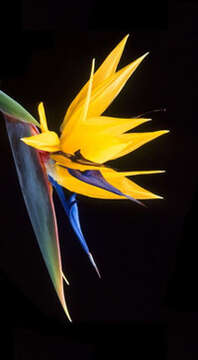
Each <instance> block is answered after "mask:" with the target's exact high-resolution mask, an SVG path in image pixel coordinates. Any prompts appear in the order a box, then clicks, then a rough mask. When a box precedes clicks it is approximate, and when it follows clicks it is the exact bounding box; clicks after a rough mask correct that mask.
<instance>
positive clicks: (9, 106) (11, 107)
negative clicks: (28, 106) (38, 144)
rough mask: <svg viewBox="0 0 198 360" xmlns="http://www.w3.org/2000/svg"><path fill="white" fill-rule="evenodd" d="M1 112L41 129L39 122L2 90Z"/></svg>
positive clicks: (0, 94)
mask: <svg viewBox="0 0 198 360" xmlns="http://www.w3.org/2000/svg"><path fill="white" fill-rule="evenodd" d="M0 110H1V111H2V112H3V113H4V114H6V115H8V116H13V117H14V118H16V119H18V120H20V121H23V122H26V123H31V124H34V125H36V126H38V127H40V124H39V122H38V121H37V120H36V119H35V118H34V117H33V116H32V115H31V114H30V113H29V112H28V111H27V110H25V109H24V108H23V106H21V105H20V104H19V103H18V102H17V101H15V100H14V99H12V98H11V97H10V96H8V95H6V94H5V93H4V92H3V91H1V90H0Z"/></svg>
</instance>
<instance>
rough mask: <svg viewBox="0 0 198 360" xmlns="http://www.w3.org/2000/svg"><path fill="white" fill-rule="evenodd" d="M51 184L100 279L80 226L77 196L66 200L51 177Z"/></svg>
mask: <svg viewBox="0 0 198 360" xmlns="http://www.w3.org/2000/svg"><path fill="white" fill-rule="evenodd" d="M48 178H49V180H50V182H51V184H52V185H53V186H54V188H55V189H56V192H57V194H58V196H59V199H60V201H61V203H62V205H63V208H64V209H65V212H66V214H67V216H68V218H69V221H70V223H71V225H72V228H73V229H74V231H75V233H76V235H77V237H78V239H79V241H80V243H81V245H82V247H83V249H84V251H85V252H86V254H87V255H88V257H89V260H90V262H91V263H92V265H93V267H94V268H95V270H96V272H97V274H98V276H99V277H101V276H100V273H99V270H98V268H97V265H96V263H95V261H94V259H93V256H92V254H91V253H90V251H89V248H88V245H87V243H86V240H85V238H84V236H83V233H82V230H81V225H80V220H79V212H78V205H77V201H76V194H72V195H71V196H70V198H69V199H68V200H67V199H66V198H65V194H64V191H63V189H62V187H61V186H60V185H59V184H58V183H57V182H56V181H55V180H54V179H53V178H52V177H51V176H48Z"/></svg>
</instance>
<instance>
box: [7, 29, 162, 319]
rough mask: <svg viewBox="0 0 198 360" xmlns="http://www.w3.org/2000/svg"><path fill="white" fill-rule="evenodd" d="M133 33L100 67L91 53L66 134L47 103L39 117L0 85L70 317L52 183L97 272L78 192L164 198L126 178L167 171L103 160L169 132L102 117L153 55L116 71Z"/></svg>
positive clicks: (137, 120) (20, 167) (29, 197)
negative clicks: (53, 125)
mask: <svg viewBox="0 0 198 360" xmlns="http://www.w3.org/2000/svg"><path fill="white" fill-rule="evenodd" d="M127 38H128V35H127V36H125V37H124V39H123V40H122V41H121V42H120V43H119V44H118V45H117V46H116V47H115V49H114V50H113V51H112V52H111V53H110V54H109V56H108V57H107V58H106V59H105V60H104V62H103V63H102V65H101V66H100V67H99V68H98V70H97V71H96V72H95V73H94V67H95V60H94V59H93V61H92V67H91V74H90V78H89V81H88V82H87V83H86V84H85V85H84V87H83V88H82V89H81V91H80V92H79V93H78V95H77V96H76V97H75V98H74V100H73V101H72V103H71V105H70V106H69V108H68V110H67V112H66V115H65V117H64V120H63V123H62V125H61V129H60V133H61V134H60V136H58V135H57V134H56V133H55V132H53V131H51V130H49V129H48V125H47V121H46V116H45V110H44V105H43V103H42V102H41V103H40V104H39V106H38V113H39V118H40V123H39V122H38V121H37V120H36V119H35V118H34V117H33V116H32V115H30V114H29V113H28V112H27V111H26V110H25V109H24V108H23V107H22V106H21V105H20V104H19V103H17V102H16V101H15V100H13V99H12V98H10V97H9V96H8V95H6V94H5V93H4V92H2V91H0V110H1V111H2V113H3V114H4V117H5V120H6V128H7V132H8V136H9V140H10V144H11V148H12V152H13V156H14V160H15V164H16V169H17V173H18V178H19V183H20V186H21V189H22V194H23V197H24V200H25V204H26V207H27V210H28V213H29V216H30V219H31V223H32V226H33V229H34V232H35V235H36V237H37V241H38V244H39V247H40V250H41V253H42V256H43V259H44V261H45V264H46V267H47V269H48V272H49V275H50V277H51V280H52V283H53V285H54V288H55V290H56V292H57V295H58V297H59V300H60V302H61V304H62V307H63V309H64V311H65V313H66V315H67V317H68V319H69V320H70V321H71V317H70V314H69V311H68V308H67V306H66V302H65V296H64V289H63V279H64V280H65V281H66V283H67V284H69V282H68V280H67V278H66V277H65V275H64V274H63V271H62V263H61V254H60V246H59V239H58V229H57V221H56V215H55V210H54V204H53V198H52V196H53V194H52V189H53V187H54V188H55V189H56V191H57V194H58V196H59V198H60V200H61V203H62V205H63V207H64V209H65V211H66V214H67V215H68V218H69V220H70V223H71V225H72V227H73V229H74V231H75V233H76V235H77V237H78V239H79V241H80V243H81V245H82V247H83V249H84V251H85V252H86V254H87V255H88V257H89V259H90V262H91V263H92V265H93V266H94V268H95V270H96V271H97V273H98V275H99V276H100V273H99V270H98V268H97V266H96V264H95V261H94V259H93V256H92V254H91V253H90V250H89V248H88V245H87V243H86V241H85V238H84V236H83V233H82V230H81V226H80V221H79V214H78V207H77V201H76V194H82V195H85V196H88V197H92V198H100V199H129V200H132V201H135V202H136V203H138V204H142V203H141V202H140V200H144V199H162V197H161V196H158V195H155V194H153V193H151V192H150V191H148V190H146V189H143V188H142V187H140V186H138V185H137V184H136V183H135V182H133V181H131V180H129V179H128V177H129V176H135V175H140V174H156V173H161V172H164V171H162V170H155V171H154V170H152V171H126V172H118V171H115V170H113V169H112V168H110V167H108V166H106V165H105V163H106V162H107V161H109V160H114V159H117V158H120V157H122V156H124V155H126V154H128V153H130V152H132V151H134V150H136V149H137V148H139V147H140V146H142V145H144V144H145V143H147V142H149V141H151V140H153V139H155V138H157V137H159V136H160V135H163V134H166V133H167V132H168V130H162V131H154V132H143V133H135V132H131V133H129V132H128V133H126V132H127V131H129V130H132V129H134V128H135V127H137V126H139V125H141V124H143V123H145V122H147V121H149V120H151V119H148V118H143V117H140V116H139V117H134V118H129V119H122V118H114V117H109V116H101V115H102V114H103V113H104V111H105V110H106V109H107V107H108V106H109V105H110V104H111V102H112V101H113V100H114V99H115V97H116V96H117V95H118V94H119V92H120V91H121V89H122V88H123V86H124V85H125V83H126V82H127V80H128V79H129V78H130V76H131V75H132V74H133V73H134V71H135V70H136V69H137V67H138V66H139V65H140V63H141V62H142V61H143V59H144V58H145V57H146V56H147V55H148V53H146V54H144V55H143V56H141V57H139V58H138V59H136V60H135V61H133V62H132V63H130V64H129V65H127V66H125V67H123V68H122V69H120V70H118V71H117V66H118V63H119V60H120V57H121V55H122V52H123V50H124V47H125V44H126V41H127ZM21 140H22V141H21ZM63 188H66V189H67V190H70V191H71V193H72V195H71V197H70V198H69V199H66V198H65V194H64V191H63Z"/></svg>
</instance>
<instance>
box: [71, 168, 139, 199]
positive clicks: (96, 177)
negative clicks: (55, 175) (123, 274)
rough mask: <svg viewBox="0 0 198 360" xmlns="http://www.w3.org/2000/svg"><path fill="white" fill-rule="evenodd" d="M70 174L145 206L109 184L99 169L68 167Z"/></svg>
mask: <svg viewBox="0 0 198 360" xmlns="http://www.w3.org/2000/svg"><path fill="white" fill-rule="evenodd" d="M67 170H68V171H69V173H70V175H72V176H74V177H75V178H77V179H79V180H81V181H83V182H86V183H87V184H90V185H94V186H97V187H99V188H101V189H104V190H107V191H110V192H112V193H114V194H116V195H120V196H124V197H126V198H127V199H129V200H132V201H134V202H136V203H137V204H139V205H142V206H144V204H143V203H142V202H140V201H139V200H137V199H134V198H133V197H131V196H129V195H126V194H123V193H122V192H121V191H120V190H118V189H116V188H115V187H114V186H113V185H111V184H109V183H108V182H107V181H106V180H105V178H104V177H103V176H102V174H101V172H100V171H99V170H86V171H83V172H82V171H80V170H75V169H70V168H67Z"/></svg>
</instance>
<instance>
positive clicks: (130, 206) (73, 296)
mask: <svg viewBox="0 0 198 360" xmlns="http://www.w3.org/2000/svg"><path fill="white" fill-rule="evenodd" d="M197 8H198V6H197V4H196V2H191V1H186V2H185V1H181V2H179V3H177V4H175V3H174V2H171V3H169V4H168V2H166V1H164V2H158V4H156V3H154V2H153V3H151V2H147V4H143V3H142V2H140V3H139V4H137V2H133V1H131V2H123V1H122V2H121V3H117V4H116V3H115V2H114V3H113V4H112V3H111V2H105V1H101V2H91V1H86V2H85V1H84V2H79V3H78V2H73V3H67V2H61V1H56V2H54V1H25V0H24V1H23V2H19V1H15V2H14V3H12V2H10V3H9V2H7V5H5V9H2V11H1V56H0V61H1V66H0V87H1V89H2V90H3V91H4V92H6V93H7V94H8V95H10V96H11V97H13V98H14V99H16V100H17V101H19V102H20V103H21V104H22V105H23V106H24V107H25V108H26V109H27V110H29V111H30V113H32V114H33V115H34V116H35V117H37V113H36V108H37V105H38V103H39V102H40V101H44V104H45V107H46V112H47V118H48V125H49V127H50V128H51V129H55V130H56V131H58V128H59V125H60V124H61V122H62V119H63V117H64V114H65V111H66V109H67V107H68V105H69V104H70V102H71V101H72V99H73V98H74V96H75V95H76V93H77V92H78V91H79V90H80V88H81V87H82V85H83V84H84V82H85V81H87V79H88V76H89V73H90V66H91V60H92V58H93V57H95V58H96V67H98V66H99V65H100V64H101V62H102V61H103V60H104V58H105V57H106V56H107V55H108V53H109V52H110V51H111V50H112V49H113V48H114V47H115V46H116V45H117V43H118V42H119V41H120V40H121V39H122V38H123V37H124V36H125V35H126V34H127V33H130V37H129V39H128V42H127V45H126V48H125V52H124V54H123V57H122V59H121V62H120V67H122V66H124V65H126V64H128V63H129V62H131V61H132V60H133V59H135V58H136V57H138V56H140V55H142V54H143V53H145V52H147V51H149V52H150V55H149V56H148V57H147V58H146V59H145V60H144V62H143V63H142V64H141V65H140V67H139V69H138V70H137V71H136V73H135V74H134V75H133V77H132V78H131V79H130V80H129V81H128V83H127V85H126V86H125V88H124V89H123V90H122V92H121V94H120V95H119V96H118V98H116V100H115V101H114V102H113V104H112V105H111V106H110V107H109V108H108V110H107V111H106V114H107V115H111V116H120V117H130V116H132V115H138V114H141V113H144V112H145V111H148V110H152V109H158V108H161V107H162V108H164V107H166V108H167V111H166V113H153V115H152V119H153V121H152V122H151V123H148V124H145V125H144V126H142V127H141V128H139V129H138V131H150V130H153V131H155V130H161V129H169V130H170V131H171V132H170V134H168V135H166V136H163V137H161V138H159V139H156V140H154V141H153V142H151V143H149V144H147V145H145V146H144V147H142V148H140V149H138V150H137V151H135V152H134V153H132V154H130V155H128V156H126V157H125V158H123V159H120V160H116V161H114V163H113V166H114V168H116V169H119V170H130V169H131V170H132V169H134V170H135V169H137V170H141V169H142V170H143V169H145V170H148V169H165V170H166V171H167V172H166V173H165V174H159V175H148V176H138V177H136V178H135V181H136V182H137V183H138V184H140V185H141V186H143V187H144V186H145V187H146V188H148V189H149V190H151V191H153V192H154V193H157V194H160V195H162V196H164V198H165V200H153V201H152V200H150V201H145V203H146V205H147V208H141V207H138V206H137V205H135V204H134V203H131V202H129V201H102V200H94V199H87V198H84V197H81V196H79V197H78V198H79V210H80V218H81V223H82V228H83V231H84V234H85V236H86V239H87V242H88V244H89V247H90V249H91V251H92V252H93V254H94V257H95V259H96V262H97V264H98V266H99V269H100V271H101V274H102V280H99V279H98V278H97V276H96V274H95V273H94V271H93V270H92V268H91V267H90V265H89V263H88V260H87V258H86V256H85V255H84V253H83V251H82V249H81V248H80V246H79V244H78V242H77V240H76V238H75V235H74V234H73V232H72V230H71V229H70V226H69V224H68V220H67V218H66V216H65V214H64V212H63V210H62V208H61V206H60V204H59V202H58V199H56V197H55V205H56V209H57V218H58V224H59V233H60V243H61V250H62V258H63V269H64V271H65V273H66V274H67V276H68V278H69V280H70V283H71V286H70V287H69V288H65V295H66V299H67V303H68V307H69V309H70V313H71V316H72V318H73V321H74V322H73V324H72V325H70V324H69V323H68V322H67V319H66V318H65V316H64V313H63V310H62V309H61V306H60V304H59V301H58V299H57V297H56V294H55V292H54V289H53V286H52V284H51V281H50V279H49V276H48V273H47V271H46V269H45V266H44V263H43V260H42V258H41V254H40V252H39V248H38V246H37V243H36V239H35V236H34V234H33V231H32V228H31V224H30V222H29V219H28V215H27V213H26V209H25V206H24V203H23V199H22V196H21V192H20V188H19V185H18V180H17V176H16V172H15V167H14V163H13V160H12V155H11V150H10V148H9V143H8V138H7V135H6V130H5V124H4V121H3V117H2V116H1V122H0V132H1V142H0V146H1V149H0V151H1V174H2V175H1V178H0V181H1V183H0V187H1V243H0V289H1V295H0V296H1V308H0V309H1V310H0V314H1V327H2V330H3V333H4V338H5V341H6V342H4V341H3V344H7V342H8V343H9V344H10V345H9V347H7V346H6V349H7V351H8V352H10V353H12V356H13V358H14V359H17V360H19V359H20V360H22V359H27V360H29V359H33V358H34V359H35V358H36V359H41V358H42V359H43V360H44V359H49V360H50V359H55V358H56V359H65V358H67V357H68V358H71V359H76V358H78V357H79V355H80V356H81V358H82V359H101V358H104V356H105V355H106V356H108V357H109V358H110V359H111V358H123V359H125V358H127V357H128V356H129V358H131V359H132V358H133V357H134V358H135V359H142V358H143V356H144V357H145V354H146V356H148V357H150V356H152V359H155V358H156V359H158V360H159V359H170V360H172V359H176V358H178V359H188V360H189V359H196V358H197V353H196V351H197V349H196V346H197V337H196V333H197V331H196V328H197V324H198V323H197V318H198V295H197V275H198V270H197V269H198V264H197V250H198V246H197V226H196V214H195V210H196V200H197V174H198V170H197V161H196V160H197V130H198V125H197V116H196V106H195V104H196V99H195V94H196V89H197V82H196V73H197V69H196V67H195V62H196V55H197V54H196V43H195V40H196V35H197V29H196V14H197V10H198V9H197ZM136 351H137V355H135V353H136ZM128 354H129V355H128Z"/></svg>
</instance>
